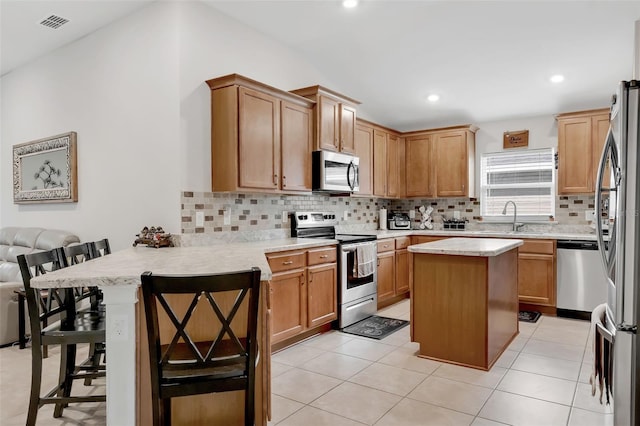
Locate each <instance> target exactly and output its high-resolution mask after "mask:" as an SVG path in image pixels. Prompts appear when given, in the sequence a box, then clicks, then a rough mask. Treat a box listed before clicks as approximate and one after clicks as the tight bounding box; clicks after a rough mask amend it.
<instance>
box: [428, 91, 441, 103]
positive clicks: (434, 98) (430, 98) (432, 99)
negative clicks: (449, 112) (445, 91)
mask: <svg viewBox="0 0 640 426" xmlns="http://www.w3.org/2000/svg"><path fill="white" fill-rule="evenodd" d="M427 100H428V101H429V102H438V101H439V100H440V95H436V94H435V93H434V94H433V95H429V96H427Z"/></svg>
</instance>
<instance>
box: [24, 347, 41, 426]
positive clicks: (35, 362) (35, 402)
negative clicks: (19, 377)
mask: <svg viewBox="0 0 640 426" xmlns="http://www.w3.org/2000/svg"><path fill="white" fill-rule="evenodd" d="M41 386H42V346H40V342H33V344H32V345H31V393H30V395H29V411H28V412H27V422H26V425H27V426H34V425H35V424H36V418H37V417H38V408H40V388H41Z"/></svg>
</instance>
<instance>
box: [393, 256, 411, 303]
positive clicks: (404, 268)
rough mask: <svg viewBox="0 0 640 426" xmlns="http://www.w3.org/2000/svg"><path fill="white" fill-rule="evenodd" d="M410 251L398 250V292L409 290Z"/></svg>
mask: <svg viewBox="0 0 640 426" xmlns="http://www.w3.org/2000/svg"><path fill="white" fill-rule="evenodd" d="M409 266H410V265H409V251H408V250H407V249H403V250H396V294H401V293H408V292H409V270H410V268H409Z"/></svg>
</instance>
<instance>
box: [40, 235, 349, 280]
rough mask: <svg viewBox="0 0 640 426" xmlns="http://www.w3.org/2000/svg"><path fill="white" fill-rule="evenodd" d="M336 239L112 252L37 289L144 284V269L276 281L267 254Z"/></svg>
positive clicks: (50, 276) (66, 270)
mask: <svg viewBox="0 0 640 426" xmlns="http://www.w3.org/2000/svg"><path fill="white" fill-rule="evenodd" d="M336 244H337V241H336V240H332V239H314V238H285V239H281V240H265V241H255V242H244V243H220V244H213V245H208V246H193V247H162V248H151V247H146V246H137V247H130V248H127V249H124V250H120V251H115V252H113V253H112V254H110V255H108V256H103V257H100V258H97V259H94V260H90V261H87V262H83V263H80V264H78V265H74V266H73V267H69V268H63V269H60V270H58V271H54V272H50V273H48V274H44V275H41V276H39V277H34V278H33V279H32V281H31V285H32V286H33V287H36V288H62V287H84V286H87V285H92V286H118V285H139V284H140V275H142V273H143V272H145V271H151V272H153V273H156V274H168V275H179V274H213V273H225V272H232V271H237V270H243V269H249V268H251V267H253V266H257V267H258V268H260V270H261V272H262V274H261V277H260V279H261V280H262V281H266V280H269V279H271V269H270V268H269V264H268V263H267V259H266V257H265V254H266V253H272V252H278V251H285V250H301V249H307V248H313V247H322V246H328V245H336Z"/></svg>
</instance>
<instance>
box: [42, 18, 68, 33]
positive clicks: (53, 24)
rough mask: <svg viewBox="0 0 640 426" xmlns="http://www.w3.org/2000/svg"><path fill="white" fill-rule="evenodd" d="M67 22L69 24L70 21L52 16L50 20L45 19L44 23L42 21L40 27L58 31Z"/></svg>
mask: <svg viewBox="0 0 640 426" xmlns="http://www.w3.org/2000/svg"><path fill="white" fill-rule="evenodd" d="M67 22H69V20H68V19H65V18H63V17H62V16H57V15H51V16H49V17H48V18H44V19H43V20H42V21H40V25H44V26H45V27H49V28H52V29H54V30H56V29H58V28H60V27H61V26H63V25H64V24H66V23H67Z"/></svg>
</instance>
